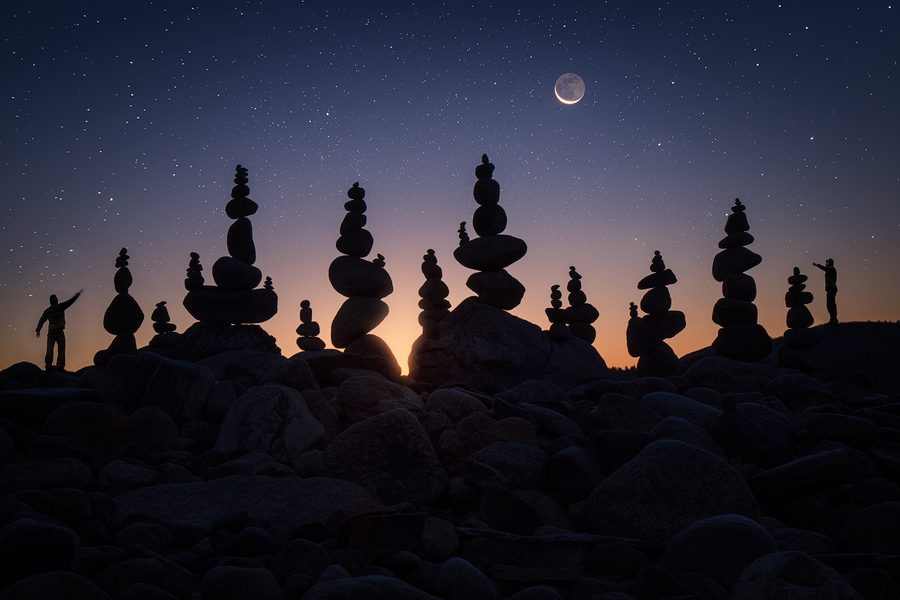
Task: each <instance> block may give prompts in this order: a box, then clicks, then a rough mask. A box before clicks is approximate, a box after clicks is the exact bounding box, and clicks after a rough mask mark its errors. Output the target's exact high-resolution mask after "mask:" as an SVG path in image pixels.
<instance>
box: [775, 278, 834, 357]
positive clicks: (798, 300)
mask: <svg viewBox="0 0 900 600" xmlns="http://www.w3.org/2000/svg"><path fill="white" fill-rule="evenodd" d="M806 280H807V277H806V275H802V274H801V273H800V268H799V267H794V274H793V275H791V276H790V277H788V283H789V284H790V286H791V287H789V288H788V291H787V293H786V294H785V295H784V304H785V306H787V309H788V312H787V319H786V320H787V326H788V329H787V331H785V332H784V346H782V347H781V349H780V350H779V351H778V364H779V365H781V366H782V367H787V368H789V369H797V370H800V371H805V372H807V373H815V372H816V371H821V370H822V369H824V368H825V355H824V354H822V351H821V350H820V349H819V348H817V347H816V344H818V343H819V342H820V341H822V332H821V331H820V330H819V329H812V324H813V323H814V321H815V319H813V316H812V313H811V312H809V309H808V308H807V307H806V305H807V304H809V303H811V302H812V301H813V295H812V293H811V292H807V291H804V290H805V289H806Z"/></svg>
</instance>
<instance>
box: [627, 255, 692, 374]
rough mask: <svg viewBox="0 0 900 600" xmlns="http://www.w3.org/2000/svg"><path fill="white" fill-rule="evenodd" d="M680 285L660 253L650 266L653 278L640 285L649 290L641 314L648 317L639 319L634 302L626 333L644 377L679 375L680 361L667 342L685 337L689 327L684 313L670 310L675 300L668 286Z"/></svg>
mask: <svg viewBox="0 0 900 600" xmlns="http://www.w3.org/2000/svg"><path fill="white" fill-rule="evenodd" d="M677 281H678V278H677V277H675V273H673V272H672V270H671V269H667V268H666V263H665V262H664V261H663V257H662V254H660V252H659V250H656V251H655V252H654V253H653V260H652V261H651V262H650V275H647V276H646V277H644V278H643V279H641V280H640V281H639V282H638V285H637V287H638V289H639V290H647V291H646V292H645V293H644V297H643V298H641V310H642V311H644V313H646V314H645V315H644V316H643V317H638V314H637V306H636V305H635V304H634V302H632V303H631V306H630V310H631V318H630V319H629V321H628V328H627V330H626V332H625V338H626V341H627V345H628V353H629V354H630V355H631V356H633V357H635V358H637V359H638V364H637V373H638V375H639V376H641V377H648V376H652V377H665V376H667V375H674V374H675V372H676V371H678V357H677V356H676V355H675V351H674V350H672V348H671V347H670V346H669V345H668V344H667V343H666V342H665V341H664V340H666V339H669V338H672V337H675V336H676V335H678V334H679V333H681V331H682V330H684V328H685V325H686V321H685V318H684V313H683V312H681V311H679V310H670V309H671V308H672V296H671V294H670V293H669V288H668V286H670V285H672V284H674V283H676V282H677Z"/></svg>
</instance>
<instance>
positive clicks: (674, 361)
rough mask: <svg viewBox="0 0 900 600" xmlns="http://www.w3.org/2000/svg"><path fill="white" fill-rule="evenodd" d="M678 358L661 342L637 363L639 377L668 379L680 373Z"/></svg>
mask: <svg viewBox="0 0 900 600" xmlns="http://www.w3.org/2000/svg"><path fill="white" fill-rule="evenodd" d="M678 366H679V361H678V356H677V355H676V354H675V351H674V350H672V348H671V347H670V346H669V345H668V344H667V343H665V342H660V343H659V344H657V345H656V346H654V347H653V348H651V349H650V350H648V351H647V352H646V353H645V354H643V355H642V356H641V358H640V359H639V360H638V363H637V375H638V377H668V376H669V375H674V374H675V373H677V372H678Z"/></svg>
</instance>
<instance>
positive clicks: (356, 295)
mask: <svg viewBox="0 0 900 600" xmlns="http://www.w3.org/2000/svg"><path fill="white" fill-rule="evenodd" d="M365 195H366V191H365V190H364V189H363V188H361V187H359V182H356V183H354V184H353V186H352V187H351V188H350V189H349V190H347V196H348V197H349V198H350V200H349V201H348V202H346V203H345V204H344V209H345V210H346V211H347V214H346V215H345V216H344V220H343V221H342V222H341V230H340V231H341V235H340V237H339V238H338V240H337V242H336V243H335V246H336V247H337V249H338V251H339V252H340V253H341V254H343V255H344V256H338V257H337V258H335V259H334V260H333V261H331V265H330V266H329V267H328V280H329V281H330V282H331V286H332V287H333V288H334V289H335V291H337V293H339V294H341V295H342V296H346V298H347V299H346V300H345V301H344V303H343V304H342V305H341V308H340V309H339V310H338V312H337V314H336V315H335V316H334V320H333V321H332V322H331V343H332V345H333V346H334V347H335V348H344V349H345V350H346V351H347V352H349V353H352V354H362V355H365V356H373V355H374V356H384V357H385V358H390V359H394V356H393V353H391V351H390V348H388V346H387V344H386V343H384V341H383V340H382V339H381V338H379V337H378V336H376V335H372V334H370V333H369V332H370V331H372V330H373V329H375V328H376V327H378V325H379V324H380V323H381V322H382V321H383V320H384V318H385V317H386V316H387V314H388V305H387V304H385V303H384V302H383V301H382V300H381V299H382V298H384V297H385V296H387V295H389V294H390V293H391V292H393V291H394V284H393V282H392V281H391V276H390V275H389V274H388V272H387V271H386V270H385V269H384V257H383V256H382V255H380V254H379V255H378V258H376V259H375V260H373V261H371V262H370V261H367V260H364V257H366V256H368V255H369V253H370V252H371V251H372V245H373V243H374V240H373V239H372V234H371V233H369V232H368V231H367V230H366V229H364V227H365V224H366V215H365V212H366V202H365V200H363V198H364V197H365Z"/></svg>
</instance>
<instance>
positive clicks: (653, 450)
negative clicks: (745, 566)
mask: <svg viewBox="0 0 900 600" xmlns="http://www.w3.org/2000/svg"><path fill="white" fill-rule="evenodd" d="M587 502H588V504H587V511H588V522H589V524H590V529H591V531H593V532H595V533H600V534H608V535H620V536H623V537H632V538H638V539H645V540H659V541H668V540H669V539H671V538H672V537H673V536H674V535H675V534H676V533H678V532H679V531H681V530H682V529H684V528H685V527H686V526H687V525H689V524H690V523H693V522H694V521H698V520H700V519H704V518H707V517H713V516H716V515H722V514H737V515H742V516H745V517H748V518H750V519H757V518H759V516H760V512H759V506H758V505H757V503H756V499H755V498H754V497H753V494H752V493H751V492H750V488H749V487H748V486H747V483H746V481H744V478H743V477H742V476H741V474H740V473H739V472H738V471H737V470H736V469H734V467H732V466H731V465H729V464H728V463H727V462H725V461H724V460H723V459H722V458H719V457H718V456H715V455H713V454H710V453H709V452H707V451H705V450H701V449H700V448H697V447H696V446H692V445H690V444H685V443H684V442H678V441H674V440H660V441H657V442H653V443H651V444H649V445H648V446H647V447H645V448H644V449H643V450H642V451H641V452H640V453H638V455H637V456H635V457H634V458H633V459H632V460H630V461H629V462H628V463H626V464H625V465H623V466H622V467H620V468H619V469H617V470H616V471H615V472H614V473H612V474H610V475H609V476H608V477H607V478H606V479H604V480H603V482H602V483H600V485H598V486H597V487H596V488H595V489H594V491H593V492H592V493H591V495H590V496H589V497H588V500H587Z"/></svg>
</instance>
